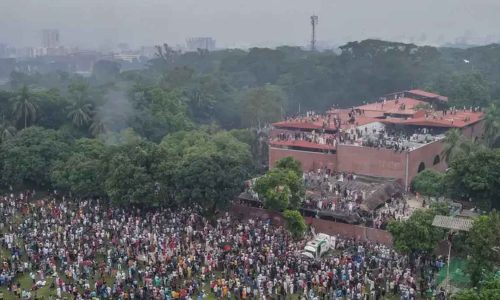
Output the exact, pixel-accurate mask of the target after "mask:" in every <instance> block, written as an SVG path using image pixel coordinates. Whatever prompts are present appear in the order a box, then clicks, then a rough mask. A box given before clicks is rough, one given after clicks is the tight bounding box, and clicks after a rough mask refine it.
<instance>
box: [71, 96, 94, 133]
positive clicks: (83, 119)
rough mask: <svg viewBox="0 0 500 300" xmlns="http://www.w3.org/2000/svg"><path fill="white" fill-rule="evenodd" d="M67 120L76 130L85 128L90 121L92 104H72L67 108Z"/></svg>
mask: <svg viewBox="0 0 500 300" xmlns="http://www.w3.org/2000/svg"><path fill="white" fill-rule="evenodd" d="M67 109H68V118H70V119H71V121H72V123H73V125H75V126H76V127H77V128H80V127H83V126H86V125H88V124H89V123H90V121H91V119H92V104H90V103H77V102H74V103H72V104H71V106H68V107H67Z"/></svg>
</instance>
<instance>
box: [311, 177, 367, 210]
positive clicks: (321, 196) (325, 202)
mask: <svg viewBox="0 0 500 300" xmlns="http://www.w3.org/2000/svg"><path fill="white" fill-rule="evenodd" d="M303 177H304V185H305V188H306V190H308V191H310V192H311V193H310V195H309V197H306V200H305V203H304V206H305V207H306V208H312V209H318V210H331V211H340V212H344V213H346V214H349V215H350V214H354V213H355V212H356V211H358V210H359V205H360V204H361V202H362V201H363V199H365V198H366V193H365V192H363V191H361V190H357V189H351V188H349V187H346V186H343V182H344V181H346V182H349V181H353V180H355V179H356V175H355V174H344V173H340V174H331V172H329V171H328V170H327V169H318V170H317V171H316V172H315V171H310V172H305V173H304V175H303Z"/></svg>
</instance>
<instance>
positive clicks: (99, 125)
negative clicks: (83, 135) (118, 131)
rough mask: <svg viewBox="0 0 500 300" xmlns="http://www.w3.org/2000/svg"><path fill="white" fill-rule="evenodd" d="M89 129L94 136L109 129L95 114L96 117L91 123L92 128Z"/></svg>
mask: <svg viewBox="0 0 500 300" xmlns="http://www.w3.org/2000/svg"><path fill="white" fill-rule="evenodd" d="M89 129H90V133H91V134H92V135H93V136H98V135H100V134H103V133H105V132H106V131H107V130H106V125H105V124H104V122H102V120H101V119H100V118H98V117H97V116H94V118H93V120H92V124H90V128H89Z"/></svg>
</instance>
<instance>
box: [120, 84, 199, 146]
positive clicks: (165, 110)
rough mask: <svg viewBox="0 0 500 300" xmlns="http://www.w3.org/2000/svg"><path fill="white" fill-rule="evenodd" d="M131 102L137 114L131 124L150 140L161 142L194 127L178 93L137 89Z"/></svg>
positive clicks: (155, 89) (146, 88)
mask: <svg viewBox="0 0 500 300" xmlns="http://www.w3.org/2000/svg"><path fill="white" fill-rule="evenodd" d="M131 101H132V104H133V106H134V109H135V113H134V115H133V116H132V117H131V118H130V120H129V124H130V125H131V127H132V128H133V129H134V130H135V131H136V132H138V133H139V134H140V135H141V136H144V137H146V138H148V139H151V140H153V141H160V140H161V139H162V138H163V137H164V136H165V135H167V134H169V133H173V132H176V131H180V130H188V129H191V128H192V127H193V123H192V122H191V120H190V119H189V117H188V111H187V106H186V104H185V102H184V99H183V97H182V95H181V94H180V93H179V92H177V91H165V90H162V89H160V88H150V87H136V88H135V90H134V92H133V95H132V99H131Z"/></svg>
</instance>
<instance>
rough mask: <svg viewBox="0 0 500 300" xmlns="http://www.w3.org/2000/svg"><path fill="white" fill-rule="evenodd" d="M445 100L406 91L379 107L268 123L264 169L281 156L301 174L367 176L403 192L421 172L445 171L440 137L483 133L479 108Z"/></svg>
mask: <svg viewBox="0 0 500 300" xmlns="http://www.w3.org/2000/svg"><path fill="white" fill-rule="evenodd" d="M447 101H448V98H447V97H444V96H441V95H437V94H433V93H429V92H425V91H422V90H409V91H404V92H398V93H393V94H390V95H387V96H385V97H381V98H380V99H379V101H378V102H375V103H370V104H366V105H361V106H358V107H353V108H350V109H331V110H329V111H327V112H326V113H324V114H316V113H313V112H307V113H306V115H305V116H301V117H297V118H290V119H287V120H284V121H282V122H277V123H274V124H273V128H272V130H271V133H270V140H269V146H270V147H269V165H270V167H271V168H272V166H273V165H274V164H275V163H276V161H277V160H279V159H280V158H283V157H286V156H293V157H294V158H296V159H297V160H299V161H300V162H301V163H302V167H303V169H304V170H305V171H310V170H316V169H319V168H326V169H329V170H331V171H333V172H347V173H356V174H362V175H370V176H380V177H391V178H396V179H399V180H401V182H402V183H403V184H404V185H405V186H406V187H408V186H409V184H410V183H411V180H412V179H413V177H415V175H416V174H418V173H419V172H421V171H422V170H424V169H426V168H432V169H435V170H438V171H444V170H445V169H446V168H447V166H446V163H445V162H444V159H443V158H442V155H441V152H442V149H443V138H444V135H445V133H446V131H448V130H449V129H451V128H459V129H460V130H461V131H462V133H463V134H464V135H466V136H468V137H471V138H475V137H478V136H481V135H482V133H483V122H482V119H483V113H482V112H481V111H480V109H478V108H463V107H462V108H453V107H452V108H446V109H445V108H442V107H445V106H446V102H447Z"/></svg>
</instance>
